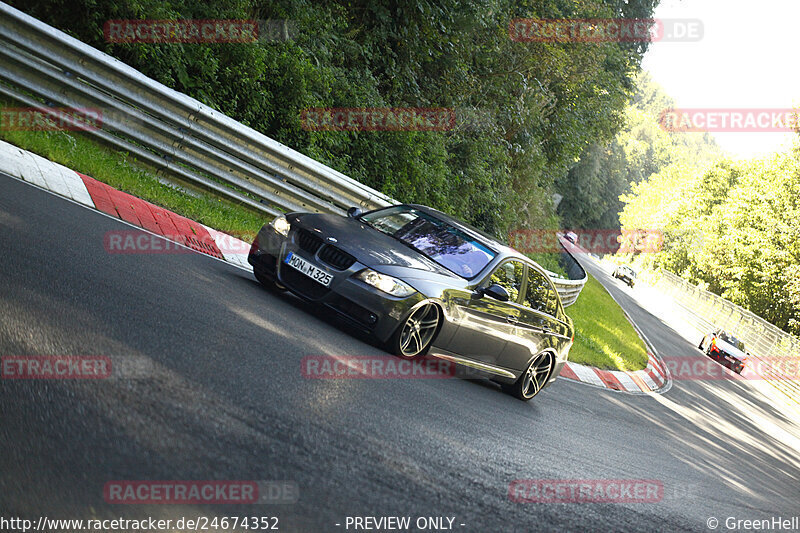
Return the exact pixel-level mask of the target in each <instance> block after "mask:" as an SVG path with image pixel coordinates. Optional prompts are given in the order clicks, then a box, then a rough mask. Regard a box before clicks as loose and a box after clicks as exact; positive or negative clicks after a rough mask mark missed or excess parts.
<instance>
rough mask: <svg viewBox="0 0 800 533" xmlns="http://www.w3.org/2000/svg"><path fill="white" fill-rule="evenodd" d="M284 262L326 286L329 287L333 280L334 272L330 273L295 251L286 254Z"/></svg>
mask: <svg viewBox="0 0 800 533" xmlns="http://www.w3.org/2000/svg"><path fill="white" fill-rule="evenodd" d="M283 262H284V263H286V264H287V265H289V266H290V267H292V268H293V269H295V270H297V271H298V272H300V273H302V274H305V275H306V276H308V277H309V278H311V279H313V280H314V281H316V282H317V283H319V284H320V285H323V286H325V287H328V286H329V285H330V284H331V281H333V274H328V273H327V272H325V271H324V270H322V269H321V268H319V267H318V266H315V265H313V264H312V263H309V262H308V261H306V260H305V259H303V258H302V257H300V256H299V255H295V254H294V253H293V252H289V255H287V256H286V259H284V260H283Z"/></svg>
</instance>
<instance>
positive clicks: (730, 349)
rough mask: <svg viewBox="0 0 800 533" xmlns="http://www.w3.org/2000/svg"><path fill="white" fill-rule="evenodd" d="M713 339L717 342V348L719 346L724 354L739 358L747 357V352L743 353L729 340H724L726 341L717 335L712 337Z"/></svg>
mask: <svg viewBox="0 0 800 533" xmlns="http://www.w3.org/2000/svg"><path fill="white" fill-rule="evenodd" d="M714 339H715V340H716V342H717V348H719V349H720V350H721V351H723V352H725V353H726V354H728V355H732V356H734V357H735V358H737V359H739V360H742V359H746V358H747V354H746V353H744V352H743V351H741V350H740V349H739V348H737V347H736V346H734V345H733V344H731V343H729V342H726V341H724V340H722V339H720V338H719V337H714Z"/></svg>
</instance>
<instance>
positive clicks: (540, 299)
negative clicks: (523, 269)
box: [522, 268, 558, 316]
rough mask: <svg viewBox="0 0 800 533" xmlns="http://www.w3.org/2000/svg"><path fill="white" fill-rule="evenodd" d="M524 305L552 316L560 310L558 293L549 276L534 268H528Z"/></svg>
mask: <svg viewBox="0 0 800 533" xmlns="http://www.w3.org/2000/svg"><path fill="white" fill-rule="evenodd" d="M522 305H524V306H525V307H530V308H531V309H535V310H536V311H542V312H543V313H547V314H548V315H551V316H556V312H557V311H558V295H557V294H556V292H555V291H554V290H553V288H552V287H551V286H550V282H549V281H548V280H547V278H545V277H544V275H543V274H541V273H539V272H538V271H536V270H534V269H533V268H529V269H528V288H527V289H526V291H525V298H524V299H523V301H522Z"/></svg>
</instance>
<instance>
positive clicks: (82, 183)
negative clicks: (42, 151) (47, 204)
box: [0, 141, 253, 271]
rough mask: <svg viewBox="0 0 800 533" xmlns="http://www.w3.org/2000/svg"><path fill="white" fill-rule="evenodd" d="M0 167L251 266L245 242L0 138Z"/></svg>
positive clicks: (206, 251) (147, 228) (171, 237)
mask: <svg viewBox="0 0 800 533" xmlns="http://www.w3.org/2000/svg"><path fill="white" fill-rule="evenodd" d="M0 171H2V172H5V173H6V174H9V175H11V176H14V177H15V178H19V179H22V180H24V181H26V182H28V183H31V184H33V185H36V186H37V187H40V188H42V189H45V190H48V191H50V192H53V193H55V194H58V195H60V196H64V197H66V198H69V199H71V200H74V201H75V202H78V203H80V204H83V205H85V206H87V207H91V208H93V209H97V210H98V211H101V212H103V213H105V214H107V215H109V216H112V217H115V218H119V219H121V220H124V221H125V222H127V223H128V224H130V225H132V226H136V227H139V228H142V229H144V230H145V231H148V232H150V233H153V234H155V235H159V236H161V237H164V238H165V239H167V240H169V241H172V242H175V243H178V244H180V245H182V246H185V247H187V248H190V249H192V250H194V251H197V252H200V253H203V254H206V255H210V256H212V257H216V258H217V259H221V260H223V261H227V262H228V263H231V264H234V265H236V266H238V267H241V268H244V269H246V270H250V271H252V270H253V269H252V267H251V266H250V264H249V263H248V262H247V254H248V252H249V250H250V244H249V243H246V242H244V241H242V240H240V239H237V238H236V237H233V236H231V235H228V234H226V233H222V232H221V231H217V230H215V229H213V228H209V227H208V226H205V225H203V224H200V223H199V222H195V221H194V220H191V219H188V218H186V217H183V216H181V215H179V214H177V213H173V212H172V211H168V210H167V209H164V208H162V207H158V206H157V205H154V204H151V203H150V202H145V201H144V200H142V199H140V198H137V197H135V196H132V195H130V194H127V193H124V192H121V191H118V190H117V189H114V188H113V187H109V186H108V185H106V184H104V183H101V182H99V181H97V180H95V179H93V178H90V177H89V176H85V175H83V174H80V173H79V172H75V171H74V170H71V169H69V168H67V167H65V166H63V165H59V164H58V163H53V162H52V161H50V160H48V159H45V158H44V157H41V156H38V155H36V154H32V153H31V152H28V151H26V150H22V149H20V148H17V147H16V146H14V145H12V144H9V143H6V142H3V141H0ZM123 246H124V244H123ZM123 251H124V249H123Z"/></svg>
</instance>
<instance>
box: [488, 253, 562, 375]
mask: <svg viewBox="0 0 800 533" xmlns="http://www.w3.org/2000/svg"><path fill="white" fill-rule="evenodd" d="M526 276H527V280H526V281H527V283H526V284H525V293H524V294H523V295H522V298H521V306H520V307H519V309H520V315H519V320H518V321H517V324H516V329H515V331H514V333H515V336H516V341H515V342H510V343H508V344H507V345H506V347H505V350H504V352H503V355H502V357H501V359H500V360H499V361H498V364H499V365H500V366H503V367H506V368H513V369H515V370H524V369H525V367H526V365H527V363H528V361H530V359H531V357H533V356H534V355H536V354H538V353H540V352H542V351H543V350H545V349H547V348H552V349H554V350H555V351H556V353H558V352H559V351H560V349H561V346H562V345H563V343H564V342H566V341H567V340H568V339H569V337H567V336H566V333H568V331H567V329H568V328H567V326H566V324H564V323H563V322H561V321H560V320H558V319H557V318H556V317H557V316H558V312H559V303H558V294H557V293H556V291H555V289H554V288H553V284H552V283H551V282H550V280H549V279H548V278H547V276H546V275H545V274H544V273H543V272H541V271H540V270H539V269H537V268H536V267H534V266H533V265H528V268H527V274H526Z"/></svg>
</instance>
